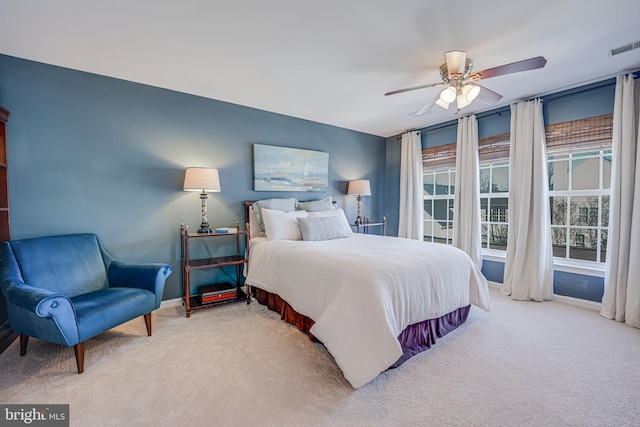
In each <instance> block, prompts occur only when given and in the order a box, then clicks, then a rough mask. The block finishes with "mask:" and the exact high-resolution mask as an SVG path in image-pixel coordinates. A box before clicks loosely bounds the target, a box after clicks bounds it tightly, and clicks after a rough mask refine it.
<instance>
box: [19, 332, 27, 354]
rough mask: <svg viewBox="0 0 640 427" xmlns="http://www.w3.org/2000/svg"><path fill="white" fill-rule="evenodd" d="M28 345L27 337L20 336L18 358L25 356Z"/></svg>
mask: <svg viewBox="0 0 640 427" xmlns="http://www.w3.org/2000/svg"><path fill="white" fill-rule="evenodd" d="M28 343H29V335H24V334H20V356H24V355H25V354H27V344H28Z"/></svg>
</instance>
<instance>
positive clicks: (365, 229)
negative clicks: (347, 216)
mask: <svg viewBox="0 0 640 427" xmlns="http://www.w3.org/2000/svg"><path fill="white" fill-rule="evenodd" d="M351 226H352V227H355V229H356V233H363V234H371V227H382V235H383V236H386V235H387V217H386V216H385V217H382V221H381V222H371V221H370V220H369V217H368V216H367V217H365V218H364V222H362V223H361V222H360V221H358V220H356V222H355V224H352V225H351Z"/></svg>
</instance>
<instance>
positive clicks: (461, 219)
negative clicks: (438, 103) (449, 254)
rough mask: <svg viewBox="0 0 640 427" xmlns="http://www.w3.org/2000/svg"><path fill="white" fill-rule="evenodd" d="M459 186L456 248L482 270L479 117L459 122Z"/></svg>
mask: <svg viewBox="0 0 640 427" xmlns="http://www.w3.org/2000/svg"><path fill="white" fill-rule="evenodd" d="M457 140H458V143H457V145H456V184H455V195H454V203H453V246H455V247H456V248H459V249H462V250H463V251H465V252H466V253H467V254H468V255H469V256H470V257H471V260H472V261H473V262H474V263H475V264H476V265H477V266H478V268H482V243H481V238H482V234H481V231H480V170H479V161H478V121H477V120H476V116H471V117H463V118H461V119H458V138H457Z"/></svg>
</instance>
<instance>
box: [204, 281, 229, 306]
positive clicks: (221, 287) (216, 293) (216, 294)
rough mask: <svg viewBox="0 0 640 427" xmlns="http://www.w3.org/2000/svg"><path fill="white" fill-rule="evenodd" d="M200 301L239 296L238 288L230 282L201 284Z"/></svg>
mask: <svg viewBox="0 0 640 427" xmlns="http://www.w3.org/2000/svg"><path fill="white" fill-rule="evenodd" d="M198 294H199V296H200V301H201V302H202V303H203V304H204V303H208V302H214V301H222V300H227V299H231V298H236V297H237V296H238V290H237V289H236V287H235V286H233V285H231V284H229V283H221V284H218V285H207V286H201V287H200V288H199V289H198Z"/></svg>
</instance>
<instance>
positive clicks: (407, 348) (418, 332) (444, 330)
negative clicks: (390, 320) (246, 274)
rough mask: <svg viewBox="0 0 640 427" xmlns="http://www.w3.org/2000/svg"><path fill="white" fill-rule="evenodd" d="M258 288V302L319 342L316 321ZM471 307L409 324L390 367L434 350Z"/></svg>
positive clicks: (399, 339) (402, 333)
mask: <svg viewBox="0 0 640 427" xmlns="http://www.w3.org/2000/svg"><path fill="white" fill-rule="evenodd" d="M253 289H255V293H256V300H257V301H258V302H259V303H260V304H263V305H266V306H267V307H268V308H269V309H270V310H273V311H275V312H277V313H280V318H281V319H282V320H284V321H285V322H287V323H290V324H292V325H294V326H296V327H297V328H298V329H299V330H301V331H302V332H304V333H305V334H307V335H308V336H309V339H311V340H314V341H318V340H317V339H316V338H315V337H314V336H313V335H312V334H311V333H310V332H309V330H310V329H311V327H312V326H313V323H314V322H313V320H311V319H310V318H308V317H307V316H304V315H302V314H300V313H298V312H297V311H295V310H294V309H293V308H291V306H290V305H289V304H288V303H287V302H286V301H285V300H283V299H282V298H280V297H279V296H278V295H276V294H272V293H270V292H267V291H264V290H262V289H259V288H253ZM470 309H471V306H470V305H468V306H466V307H462V308H459V309H457V310H454V311H452V312H451V313H447V314H445V315H444V316H442V317H438V318H437V319H429V320H425V321H424V322H420V323H415V324H413V325H409V326H408V327H407V328H406V329H405V330H404V331H402V332H401V333H400V335H399V336H398V341H400V345H401V346H402V356H400V358H399V359H398V360H396V362H395V363H394V364H393V365H391V366H389V368H397V367H398V366H400V365H402V364H403V363H404V362H406V361H407V360H408V359H410V358H411V357H413V356H415V355H416V354H418V353H421V352H423V351H425V350H428V349H430V348H431V346H432V345H433V344H435V342H436V339H438V338H442V337H443V336H445V335H447V334H448V333H449V332H451V331H453V330H454V329H456V328H457V327H458V326H460V325H462V324H463V323H464V322H465V321H466V320H467V316H469V310H470Z"/></svg>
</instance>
